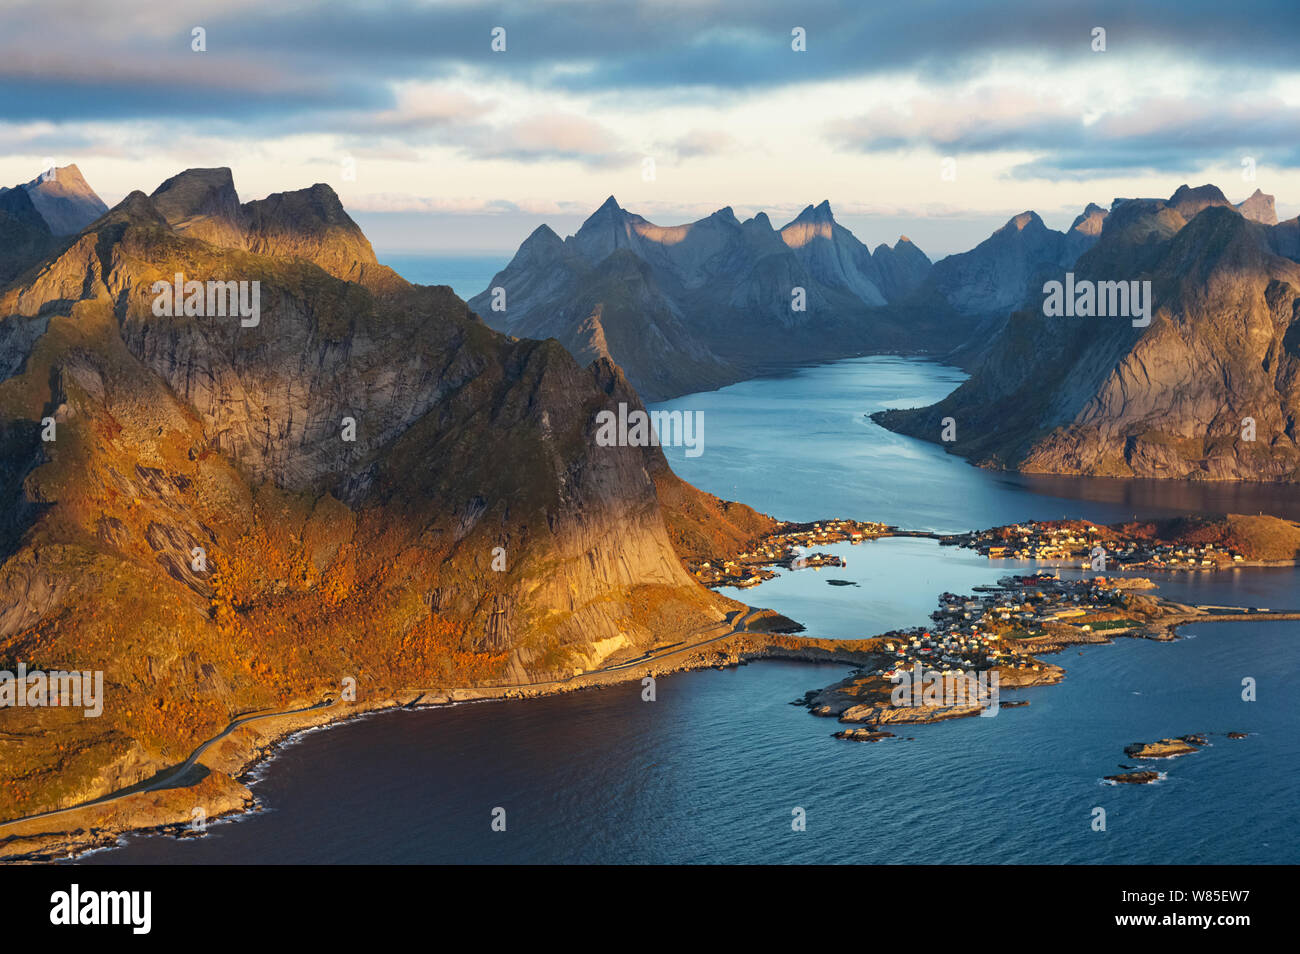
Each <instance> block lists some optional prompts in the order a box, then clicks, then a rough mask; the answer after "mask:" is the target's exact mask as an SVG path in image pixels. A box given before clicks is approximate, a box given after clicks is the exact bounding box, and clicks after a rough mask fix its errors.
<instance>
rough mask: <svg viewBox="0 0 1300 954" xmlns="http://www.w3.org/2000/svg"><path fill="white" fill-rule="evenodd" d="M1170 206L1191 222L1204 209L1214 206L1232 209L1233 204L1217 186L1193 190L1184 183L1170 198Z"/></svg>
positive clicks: (1207, 184)
mask: <svg viewBox="0 0 1300 954" xmlns="http://www.w3.org/2000/svg"><path fill="white" fill-rule="evenodd" d="M1168 205H1169V207H1170V208H1171V209H1173V210H1174V211H1175V212H1177V213H1178V214H1179V215H1181V216H1182V217H1183V218H1185V219H1188V220H1190V219H1191V218H1192V217H1193V216H1195V215H1196V214H1197V213H1198V212H1200V211H1201V210H1202V209H1206V208H1209V207H1210V206H1212V205H1219V206H1227V207H1229V208H1230V207H1231V206H1232V203H1231V202H1229V201H1228V197H1227V196H1225V195H1224V194H1223V192H1222V191H1221V190H1220V189H1219V187H1218V186H1216V185H1211V184H1210V183H1206V184H1205V185H1203V186H1197V187H1196V188H1195V189H1193V188H1192V187H1191V186H1189V185H1187V184H1186V183H1184V184H1183V185H1180V186H1179V187H1178V188H1177V190H1175V192H1174V194H1173V195H1171V196H1170V197H1169V202H1168Z"/></svg>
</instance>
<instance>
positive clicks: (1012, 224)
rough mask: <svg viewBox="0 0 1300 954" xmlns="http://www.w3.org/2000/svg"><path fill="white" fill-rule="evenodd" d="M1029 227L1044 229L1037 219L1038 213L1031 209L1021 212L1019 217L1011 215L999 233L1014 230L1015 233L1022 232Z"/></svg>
mask: <svg viewBox="0 0 1300 954" xmlns="http://www.w3.org/2000/svg"><path fill="white" fill-rule="evenodd" d="M1030 226H1038V227H1039V228H1045V227H1046V226H1044V225H1043V220H1042V219H1040V218H1039V217H1038V213H1037V212H1035V211H1034V210H1033V209H1029V210H1028V211H1025V212H1021V213H1020V214H1019V215H1013V216H1012V217H1011V218H1010V219H1009V220H1008V221H1007V224H1006V225H1004V226H1002V228H1001V229H1000V230H999V231H1003V232H1005V231H1008V230H1011V229H1014V230H1015V231H1017V232H1023V231H1024V230H1025V229H1027V228H1029V227H1030Z"/></svg>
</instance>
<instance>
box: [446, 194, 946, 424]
mask: <svg viewBox="0 0 1300 954" xmlns="http://www.w3.org/2000/svg"><path fill="white" fill-rule="evenodd" d="M929 270H930V260H929V259H928V258H927V257H926V256H925V254H924V253H923V252H922V251H921V250H920V249H918V248H917V247H916V246H915V245H913V244H912V243H911V242H909V241H908V240H907V239H906V238H900V239H899V241H898V242H897V244H895V245H894V246H893V247H892V248H891V247H889V246H887V245H881V246H880V247H879V248H877V249H876V251H875V252H874V253H873V252H872V251H871V250H870V249H868V248H867V247H866V246H865V245H863V244H862V243H861V242H859V241H858V240H857V239H856V238H855V237H854V236H853V234H852V233H851V232H850V231H849V230H848V229H846V228H844V227H843V226H841V225H839V224H838V223H837V222H836V221H835V218H834V216H833V215H832V213H831V208H830V205H829V203H826V202H823V203H821V204H820V205H818V206H816V207H814V206H811V205H810V206H808V207H807V208H806V209H804V210H803V212H801V213H800V214H799V215H798V216H797V217H796V218H795V219H794V220H793V221H791V222H790V223H788V224H787V225H785V226H784V227H783V228H781V229H780V230H777V229H775V228H773V226H772V223H771V222H770V220H769V219H768V217H767V215H766V214H763V213H759V214H758V215H756V216H754V217H753V218H751V219H747V220H746V221H744V222H741V221H740V220H739V219H737V218H736V216H735V213H734V212H733V211H732V210H731V209H730V208H724V209H720V210H719V211H717V212H715V213H713V214H712V215H710V216H709V217H707V218H705V219H701V220H700V221H698V222H693V223H690V224H689V225H679V226H672V227H667V228H665V227H661V226H657V225H654V224H653V223H651V222H648V221H646V220H645V219H644V218H642V217H641V216H639V215H636V214H635V213H632V212H628V211H627V210H625V209H623V208H622V207H620V206H619V204H618V202H617V201H616V200H615V199H614V197H613V196H610V197H609V199H607V200H606V201H605V203H604V204H603V205H602V206H601V207H600V208H599V209H597V210H596V211H595V212H594V213H592V215H591V217H590V218H588V219H587V221H586V222H584V223H583V225H582V227H581V228H580V229H579V230H578V231H577V233H576V234H574V235H572V236H570V237H569V238H567V239H561V238H560V237H559V236H558V235H556V234H555V232H554V231H552V230H551V229H550V228H549V227H547V226H545V225H543V226H541V227H539V228H538V229H537V230H536V231H534V232H533V233H532V235H530V236H529V237H528V238H527V240H525V242H524V243H523V245H521V246H520V247H519V251H518V252H517V253H516V254H515V256H514V258H513V259H512V260H511V261H510V263H509V264H508V265H507V266H506V268H505V269H504V270H503V271H501V272H500V273H499V274H497V275H496V276H495V277H494V278H493V280H492V283H491V285H490V286H489V287H488V288H487V289H485V290H484V291H483V292H482V293H481V294H479V295H477V296H475V297H474V298H472V299H471V300H470V307H471V308H473V309H474V311H475V312H476V313H478V314H479V315H480V316H481V317H482V318H483V319H484V321H486V322H487V323H488V324H489V325H491V326H492V327H494V328H496V329H497V330H499V331H504V332H506V333H508V334H511V335H515V336H518V337H532V338H548V337H553V338H556V339H558V340H559V341H560V343H561V344H563V345H564V346H565V347H566V348H567V349H568V350H569V351H570V352H571V353H573V354H574V355H576V356H578V357H579V359H580V360H583V361H587V360H592V359H594V358H597V357H607V358H609V359H611V360H613V361H614V362H615V363H617V364H618V365H619V366H620V367H621V368H623V370H624V372H625V373H626V374H627V376H628V379H629V380H630V381H631V382H632V384H633V385H634V386H635V387H636V389H637V390H638V392H639V393H641V394H642V395H643V396H644V397H646V398H648V399H651V400H658V399H662V398H667V397H672V396H675V395H679V394H684V393H687V392H689V391H696V390H701V389H709V388H714V387H719V386H721V385H724V384H728V383H731V382H733V381H737V380H741V379H742V378H745V377H749V376H751V375H752V374H754V373H755V371H756V369H758V368H760V367H762V366H764V365H766V364H770V363H776V362H788V361H792V360H810V359H816V358H827V357H838V356H842V355H844V354H850V353H859V352H861V351H864V350H882V349H890V348H906V347H910V346H912V344H913V342H914V341H915V340H917V339H918V338H919V333H918V331H917V329H913V328H908V327H907V326H906V324H905V323H904V322H903V321H902V320H901V319H900V318H899V317H898V316H896V315H894V314H893V313H891V312H890V311H888V309H886V308H884V307H882V306H885V305H887V304H888V303H889V302H891V301H899V300H902V299H904V298H905V297H906V296H907V295H908V294H910V293H911V292H913V291H914V290H915V289H916V288H918V287H919V286H920V284H921V283H922V282H923V281H924V279H925V277H926V275H927V274H928V272H929ZM494 289H501V290H502V291H503V292H504V303H503V304H504V307H503V308H500V309H499V310H498V309H494V307H493V304H494V297H495V298H496V299H497V301H498V304H500V300H499V296H500V294H501V293H500V292H498V293H495V294H494V291H493V290H494ZM796 289H800V290H802V294H801V298H802V300H801V301H799V300H796V295H797V294H799V293H798V292H796Z"/></svg>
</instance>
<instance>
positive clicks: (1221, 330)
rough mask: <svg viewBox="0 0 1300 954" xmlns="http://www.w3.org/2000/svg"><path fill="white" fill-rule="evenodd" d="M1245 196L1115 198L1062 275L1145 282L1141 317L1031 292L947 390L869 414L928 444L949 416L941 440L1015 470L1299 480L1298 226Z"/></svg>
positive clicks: (1202, 191)
mask: <svg viewBox="0 0 1300 954" xmlns="http://www.w3.org/2000/svg"><path fill="white" fill-rule="evenodd" d="M1261 195H1262V193H1257V194H1256V195H1255V196H1252V197H1251V199H1249V200H1247V202H1245V203H1242V204H1241V206H1244V207H1245V208H1242V207H1241V206H1234V205H1232V203H1230V202H1228V200H1227V199H1226V197H1224V195H1223V193H1222V192H1221V191H1220V190H1219V189H1217V188H1216V187H1214V186H1201V187H1199V188H1196V189H1192V188H1189V187H1188V186H1182V187H1180V188H1179V189H1178V190H1177V191H1176V192H1175V193H1174V194H1173V195H1172V196H1170V198H1169V199H1117V200H1116V201H1115V203H1114V204H1113V205H1112V209H1111V211H1110V213H1109V215H1108V216H1107V217H1106V219H1105V221H1104V224H1103V227H1102V230H1101V235H1100V237H1099V239H1098V240H1097V242H1096V244H1095V245H1094V246H1093V247H1092V248H1091V249H1090V250H1089V251H1088V252H1086V253H1085V254H1084V255H1083V256H1082V257H1081V258H1079V259H1078V261H1077V262H1076V263H1075V264H1074V265H1073V266H1072V271H1073V272H1074V273H1075V274H1076V281H1079V280H1082V281H1143V280H1146V281H1150V282H1151V283H1152V284H1151V288H1152V295H1153V299H1154V301H1153V306H1152V308H1153V310H1152V315H1153V317H1152V321H1151V324H1150V326H1149V327H1146V328H1135V327H1133V326H1132V324H1131V321H1129V320H1125V319H1123V318H1077V319H1054V318H1048V317H1046V316H1045V315H1044V314H1043V309H1042V295H1041V292H1040V294H1039V297H1038V302H1037V307H1034V306H1033V305H1032V304H1031V305H1030V306H1028V307H1025V308H1023V309H1021V310H1018V311H1016V312H1014V313H1013V314H1012V315H1011V316H1010V318H1009V319H1008V320H1007V321H1006V322H1005V325H1004V327H1003V328H1002V330H1001V331H1000V333H999V334H998V335H997V336H996V337H995V338H994V339H993V340H992V341H991V342H990V344H989V346H988V347H987V349H986V350H985V353H984V355H985V356H984V358H983V360H982V362H981V363H980V364H979V365H978V366H977V367H976V368H975V370H974V371H973V373H972V376H971V378H970V379H969V380H968V381H967V382H965V383H964V384H963V385H962V386H961V387H959V388H958V389H957V390H956V391H954V392H953V394H951V395H949V396H948V397H947V398H945V399H944V400H943V401H941V402H939V403H938V404H935V405H932V406H931V407H928V408H920V409H914V410H894V411H886V412H881V413H879V414H877V415H873V417H874V418H875V419H876V420H878V421H879V422H880V423H882V424H884V425H885V426H887V427H890V428H891V429H895V430H898V431H901V432H903V433H907V434H912V435H914V436H917V437H922V438H925V439H928V440H934V441H938V440H939V439H940V436H941V431H942V421H943V419H944V418H948V417H951V418H953V419H954V421H955V422H956V428H957V440H956V441H955V442H953V443H952V444H950V445H949V447H950V449H951V450H953V451H954V452H956V453H960V454H964V455H966V456H969V457H970V458H971V459H972V460H973V461H975V462H976V463H980V464H983V465H987V466H994V467H1006V468H1012V469H1018V470H1022V471H1025V472H1030V473H1057V474H1084V475H1101V476H1141V477H1181V478H1208V479H1262V480H1290V481H1294V480H1296V479H1300V449H1298V447H1297V434H1296V422H1297V416H1298V415H1300V264H1298V262H1300V255H1298V254H1297V252H1300V248H1297V246H1296V243H1295V242H1294V237H1295V236H1296V235H1297V232H1298V231H1300V220H1292V221H1290V222H1284V223H1281V224H1278V225H1267V224H1263V223H1264V222H1265V221H1267V218H1268V216H1267V214H1266V210H1267V209H1271V208H1272V197H1268V196H1265V197H1264V199H1267V202H1262V201H1260V199H1259V197H1260V196H1261ZM1261 209H1264V210H1265V211H1264V212H1261ZM1051 277H1052V278H1055V279H1057V280H1062V279H1063V275H1062V274H1060V273H1059V272H1058V273H1057V274H1055V275H1054V276H1051ZM1040 288H1041V286H1040ZM1247 418H1249V419H1251V421H1253V422H1254V425H1253V426H1254V434H1255V440H1253V441H1252V440H1249V439H1247V437H1246V436H1245V435H1246V434H1247V433H1249V431H1248V428H1247V425H1246V424H1245V423H1243V422H1244V421H1245V419H1247Z"/></svg>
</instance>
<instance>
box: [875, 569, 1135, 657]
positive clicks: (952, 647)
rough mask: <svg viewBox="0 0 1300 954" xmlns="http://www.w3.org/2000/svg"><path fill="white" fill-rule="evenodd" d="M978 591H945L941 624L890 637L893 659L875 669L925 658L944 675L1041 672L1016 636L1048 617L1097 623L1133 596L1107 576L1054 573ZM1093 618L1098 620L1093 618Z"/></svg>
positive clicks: (1036, 629) (1032, 631)
mask: <svg viewBox="0 0 1300 954" xmlns="http://www.w3.org/2000/svg"><path fill="white" fill-rule="evenodd" d="M976 589H977V592H976V593H975V594H973V595H970V596H959V595H957V594H955V593H944V594H943V595H942V596H940V597H939V608H938V609H937V610H935V611H934V612H933V613H931V614H930V618H931V619H932V620H934V625H933V626H931V627H929V628H925V627H912V628H910V629H903V630H895V631H893V632H890V633H886V634H885V636H884V639H885V643H884V650H885V652H886V653H889V654H891V655H892V657H893V659H892V661H891V662H890V663H889V664H888V665H885V666H884V667H883V668H880V669H876V670H874V671H872V672H871V673H870V674H871V675H879V676H884V677H885V678H891V677H893V676H894V675H895V674H897V673H898V672H900V671H902V670H904V669H909V668H911V667H912V666H913V665H914V664H917V663H919V664H920V665H922V666H924V667H926V668H927V669H930V670H934V671H937V672H939V673H942V674H947V673H952V674H955V675H961V674H963V673H968V672H978V671H980V670H983V669H989V668H992V667H995V666H996V667H997V668H999V669H1004V670H1005V669H1029V670H1037V669H1038V668H1039V664H1038V663H1036V662H1034V661H1033V659H1032V657H1031V656H1029V655H1028V654H1026V653H1022V652H1020V651H1018V650H1017V649H1015V648H1013V646H1012V643H1013V642H1014V640H1016V639H1021V638H1028V637H1032V636H1038V635H1042V633H1043V632H1044V630H1043V627H1044V626H1045V625H1046V624H1048V623H1066V624H1072V625H1077V626H1079V627H1080V628H1082V629H1090V628H1091V627H1092V625H1093V624H1094V623H1095V620H1096V617H1097V616H1099V615H1102V614H1104V615H1106V616H1108V617H1110V616H1113V615H1114V613H1115V612H1116V611H1122V610H1123V609H1124V607H1125V606H1127V605H1128V603H1129V600H1130V597H1129V595H1128V594H1127V593H1125V592H1123V591H1122V590H1117V589H1115V588H1113V587H1111V586H1109V585H1108V581H1107V580H1106V579H1105V578H1104V577H1098V578H1094V579H1090V580H1062V579H1060V578H1058V577H1055V576H1051V575H1049V574H1046V573H1039V574H1034V575H1032V576H1009V577H1004V578H1003V579H1001V580H999V581H998V585H997V586H983V587H977V588H976ZM1089 620H1093V622H1092V623H1090V622H1089Z"/></svg>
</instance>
